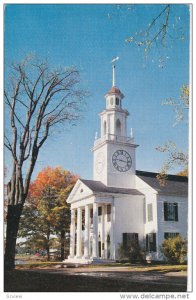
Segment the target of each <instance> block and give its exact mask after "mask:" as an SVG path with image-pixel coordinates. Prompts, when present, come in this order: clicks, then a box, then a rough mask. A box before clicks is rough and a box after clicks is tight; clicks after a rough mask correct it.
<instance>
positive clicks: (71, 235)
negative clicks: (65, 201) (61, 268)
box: [68, 209, 76, 258]
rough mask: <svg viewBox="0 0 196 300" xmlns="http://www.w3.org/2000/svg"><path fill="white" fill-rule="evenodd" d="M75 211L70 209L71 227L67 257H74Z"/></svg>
mask: <svg viewBox="0 0 196 300" xmlns="http://www.w3.org/2000/svg"><path fill="white" fill-rule="evenodd" d="M75 233H76V228H75V209H71V226H70V251H69V257H68V258H73V257H74V249H75Z"/></svg>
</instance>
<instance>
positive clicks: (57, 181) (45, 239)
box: [19, 167, 78, 260]
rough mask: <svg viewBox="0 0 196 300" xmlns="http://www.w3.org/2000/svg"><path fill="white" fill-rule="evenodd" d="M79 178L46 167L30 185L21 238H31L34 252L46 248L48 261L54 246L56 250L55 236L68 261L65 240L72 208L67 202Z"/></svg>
mask: <svg viewBox="0 0 196 300" xmlns="http://www.w3.org/2000/svg"><path fill="white" fill-rule="evenodd" d="M77 179H78V176H77V175H74V174H72V173H71V172H69V171H67V170H63V169H62V168H61V167H55V168H52V167H46V168H44V169H43V170H42V171H41V172H39V174H38V175H37V177H36V179H35V181H33V182H32V183H31V184H30V188H29V193H28V199H27V204H26V206H25V208H24V213H23V216H22V218H21V224H20V230H19V235H20V236H21V237H25V238H27V244H28V246H29V247H30V248H31V249H32V248H34V249H35V248H36V247H37V248H40V247H41V248H43V249H45V250H46V251H47V255H48V260H49V259H50V247H51V246H53V247H54V245H52V240H55V241H56V239H54V236H56V237H57V239H58V240H59V245H61V259H64V252H65V242H66V239H65V237H66V233H68V232H69V226H70V208H69V205H68V203H67V202H66V199H67V197H68V195H69V193H70V192H71V190H72V188H73V186H74V184H75V183H76V181H77ZM56 244H58V241H57V243H56Z"/></svg>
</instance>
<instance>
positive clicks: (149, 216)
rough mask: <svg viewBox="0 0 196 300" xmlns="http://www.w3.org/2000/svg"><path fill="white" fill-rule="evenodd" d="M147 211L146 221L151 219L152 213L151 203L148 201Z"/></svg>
mask: <svg viewBox="0 0 196 300" xmlns="http://www.w3.org/2000/svg"><path fill="white" fill-rule="evenodd" d="M147 212H148V222H150V221H152V220H153V214H152V203H149V204H148V205H147Z"/></svg>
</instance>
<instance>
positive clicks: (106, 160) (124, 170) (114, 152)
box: [93, 57, 137, 188]
mask: <svg viewBox="0 0 196 300" xmlns="http://www.w3.org/2000/svg"><path fill="white" fill-rule="evenodd" d="M117 59H118V57H117V58H116V59H113V60H112V87H111V89H110V90H109V91H108V92H107V93H106V95H105V99H106V108H105V109H104V110H103V111H102V112H101V113H100V114H99V116H100V119H101V135H100V138H98V137H97V135H96V138H95V141H94V147H93V151H94V175H93V176H94V180H100V181H101V182H103V183H104V184H106V185H108V186H119V187H120V186H121V187H127V188H128V187H134V185H135V182H134V176H133V175H134V174H135V148H136V147H137V146H136V145H134V139H133V130H131V136H127V116H128V115H129V112H128V111H127V110H126V109H124V108H122V99H123V98H124V95H123V93H122V92H121V91H120V89H119V88H118V87H117V86H116V73H115V72H116V69H115V68H116V66H115V61H116V60H117Z"/></svg>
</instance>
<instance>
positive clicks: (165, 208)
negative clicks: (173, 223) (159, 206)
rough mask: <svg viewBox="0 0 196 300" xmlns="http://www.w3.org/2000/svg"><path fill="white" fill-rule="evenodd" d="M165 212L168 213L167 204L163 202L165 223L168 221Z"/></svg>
mask: <svg viewBox="0 0 196 300" xmlns="http://www.w3.org/2000/svg"><path fill="white" fill-rule="evenodd" d="M167 211H168V204H167V202H164V220H165V221H168V214H167Z"/></svg>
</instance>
